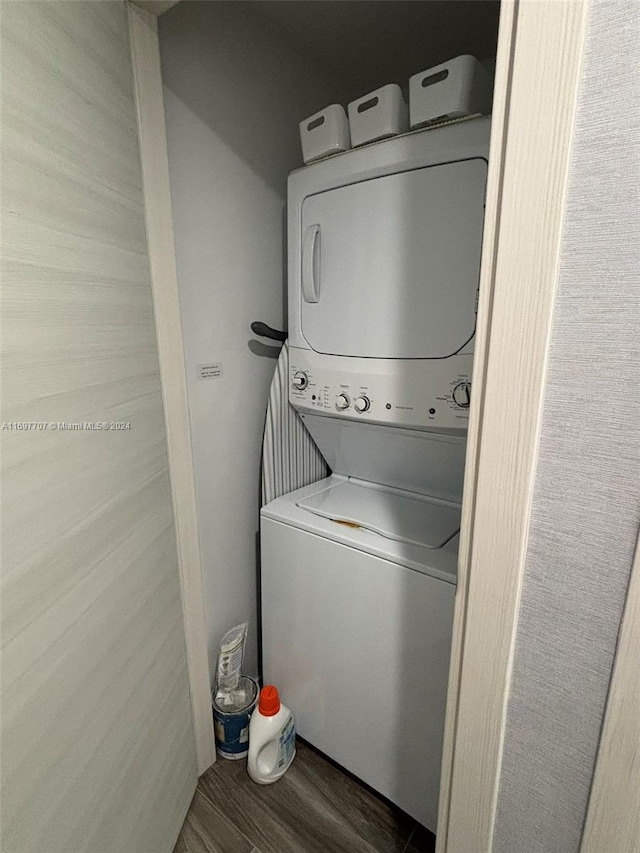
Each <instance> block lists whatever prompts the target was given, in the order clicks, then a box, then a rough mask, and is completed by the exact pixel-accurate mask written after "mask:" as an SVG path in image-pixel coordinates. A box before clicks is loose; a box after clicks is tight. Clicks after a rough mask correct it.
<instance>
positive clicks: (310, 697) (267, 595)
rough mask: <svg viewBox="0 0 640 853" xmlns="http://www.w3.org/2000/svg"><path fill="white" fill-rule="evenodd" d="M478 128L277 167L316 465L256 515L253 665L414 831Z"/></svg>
mask: <svg viewBox="0 0 640 853" xmlns="http://www.w3.org/2000/svg"><path fill="white" fill-rule="evenodd" d="M489 127H490V124H489V119H476V120H472V121H465V122H460V123H459V124H453V125H449V126H445V127H442V128H438V129H433V130H426V131H420V132H417V133H411V134H407V135H405V136H402V137H397V138H395V139H391V140H387V141H385V142H381V143H377V144H374V145H371V146H368V147H365V148H363V149H358V150H354V151H350V152H347V153H345V154H343V155H339V156H336V157H333V158H330V159H328V160H326V161H322V162H320V163H317V164H314V165H313V166H309V167H306V168H304V169H301V170H299V171H297V172H294V173H293V175H292V176H291V177H290V179H289V196H288V204H289V208H288V229H289V342H290V395H289V399H290V402H291V403H292V404H293V405H294V406H295V407H296V409H297V410H298V412H299V414H300V415H301V416H302V418H303V420H304V422H305V424H306V426H307V428H308V430H309V432H310V433H311V435H312V436H313V438H314V440H315V442H316V444H317V445H318V447H319V448H320V451H321V452H322V454H323V456H324V457H325V459H326V460H327V463H328V465H329V467H330V468H331V470H332V471H333V475H332V476H331V477H330V478H328V479H326V480H323V481H321V482H319V483H316V484H314V485H312V486H307V487H306V488H304V489H301V490H299V491H297V492H293V493H291V494H289V495H286V496H284V497H281V498H278V499H277V500H275V501H273V502H272V503H270V504H268V505H267V506H266V507H264V508H263V510H262V514H261V552H262V582H261V603H262V642H263V669H264V677H265V679H266V680H267V681H269V682H274V683H275V684H277V685H278V687H279V688H280V689H281V690H282V694H283V696H284V697H285V700H286V702H287V704H288V705H289V706H290V707H291V708H292V710H293V712H294V714H295V716H296V719H297V724H298V731H299V733H300V735H301V736H302V737H304V738H306V739H307V740H308V741H309V742H310V743H312V744H313V745H315V746H316V747H318V748H319V749H321V750H322V751H323V752H325V753H326V754H327V755H329V756H330V757H331V758H333V759H334V760H335V761H337V762H338V763H340V764H342V765H343V766H344V767H346V768H347V769H348V770H350V771H351V772H352V773H354V774H355V775H356V776H358V777H360V778H361V779H362V780H363V781H365V782H366V783H367V784H369V785H371V786H372V787H373V788H374V789H376V790H377V791H379V792H380V793H381V794H383V795H384V796H386V797H388V798H389V799H391V800H392V801H393V802H395V803H396V804H397V805H398V806H400V807H401V808H403V809H404V810H406V811H407V812H408V813H409V814H411V815H412V816H414V817H415V818H416V819H417V820H419V821H420V822H421V823H423V824H424V825H425V826H427V827H428V828H429V829H432V830H434V831H435V829H436V817H437V803H438V789H439V777H440V763H441V751H442V738H443V729H444V716H445V707H446V691H447V675H448V665H449V654H450V646H451V630H452V621H453V602H454V596H455V582H456V561H457V544H458V532H459V518H460V501H461V497H462V483H463V475H464V457H465V443H466V429H467V423H468V409H469V402H470V388H471V367H472V361H473V337H474V333H475V319H476V306H477V289H478V280H479V269H480V253H481V242H482V227H483V219H484V191H485V182H486V170H487V157H488V145H489Z"/></svg>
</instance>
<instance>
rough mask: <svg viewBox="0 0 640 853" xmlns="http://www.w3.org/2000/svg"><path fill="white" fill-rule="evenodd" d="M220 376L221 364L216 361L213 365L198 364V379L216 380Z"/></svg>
mask: <svg viewBox="0 0 640 853" xmlns="http://www.w3.org/2000/svg"><path fill="white" fill-rule="evenodd" d="M220 376H222V363H221V362H220V361H216V362H215V363H214V364H199V365H198V379H218V378H219V377H220Z"/></svg>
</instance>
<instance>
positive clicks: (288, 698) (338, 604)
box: [262, 517, 455, 830]
mask: <svg viewBox="0 0 640 853" xmlns="http://www.w3.org/2000/svg"><path fill="white" fill-rule="evenodd" d="M262 565H263V568H262V619H263V655H264V675H265V678H266V679H267V681H271V682H273V683H275V684H277V685H278V687H279V689H280V690H281V694H282V697H283V701H284V702H286V703H287V705H289V707H290V708H291V709H292V711H293V713H294V715H295V718H296V726H297V728H298V731H299V733H300V735H301V736H302V737H304V738H305V739H307V740H308V741H309V742H310V743H312V744H313V745H314V746H316V747H317V748H318V749H320V750H322V751H323V752H324V753H326V754H327V755H328V756H330V757H331V758H333V759H335V760H336V761H338V762H339V763H340V764H341V765H342V766H344V767H346V768H347V769H348V770H350V771H351V772H352V773H354V774H355V775H356V776H358V777H359V778H360V779H362V780H363V781H364V782H366V783H367V784H369V785H371V787H373V788H374V789H375V790H377V791H379V792H380V793H381V794H383V795H384V796H386V797H388V798H389V799H390V800H392V801H393V802H395V803H397V804H398V805H399V806H400V807H401V808H402V809H404V810H405V811H407V812H408V813H409V814H411V815H412V816H413V817H415V818H416V819H417V820H418V821H420V823H422V824H424V825H425V826H427V827H429V828H430V829H432V830H435V828H436V818H437V808H438V791H439V779H440V761H441V753H442V739H443V731H444V718H445V707H446V695H447V678H448V668H449V654H450V646H451V632H452V623H453V607H454V596H455V587H454V586H453V585H452V584H450V583H445V582H443V581H440V580H436V579H434V578H432V577H429V576H428V575H426V574H423V573H421V572H416V571H412V570H411V569H407V568H404V567H401V566H398V565H396V564H394V563H390V562H388V561H387V560H383V559H380V558H377V557H373V556H371V555H370V554H365V553H363V552H362V551H359V550H356V549H354V548H350V547H348V546H344V545H341V544H338V543H337V542H333V541H329V540H327V539H324V538H322V537H320V536H316V535H313V534H310V533H306V532H304V531H302V530H299V529H296V528H294V527H291V526H289V525H287V524H282V523H280V522H278V521H274V520H272V519H270V518H264V517H263V520H262Z"/></svg>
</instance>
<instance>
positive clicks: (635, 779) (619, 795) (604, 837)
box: [580, 538, 640, 853]
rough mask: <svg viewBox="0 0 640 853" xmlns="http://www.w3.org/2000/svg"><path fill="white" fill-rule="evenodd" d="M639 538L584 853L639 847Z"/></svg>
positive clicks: (621, 852) (633, 852) (619, 852)
mask: <svg viewBox="0 0 640 853" xmlns="http://www.w3.org/2000/svg"><path fill="white" fill-rule="evenodd" d="M638 661H640V538H639V539H638V544H637V545H636V554H635V559H634V561H633V567H632V569H631V579H630V581H629V590H628V592H627V600H626V603H625V609H624V616H623V618H622V624H621V628H620V636H619V638H618V648H617V650H616V658H615V662H614V668H613V677H612V680H611V686H610V688H609V697H608V700H607V707H606V710H605V717H604V726H603V729H602V737H601V738H600V746H599V749H598V758H597V760H596V769H595V773H594V776H593V784H592V787H591V796H590V799H589V807H588V810H587V818H586V822H585V828H584V833H583V836H582V844H581V846H580V853H602V851H603V850H606V851H607V853H638V845H640V712H639V710H638V709H640V666H639V665H638Z"/></svg>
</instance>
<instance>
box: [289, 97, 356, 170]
mask: <svg viewBox="0 0 640 853" xmlns="http://www.w3.org/2000/svg"><path fill="white" fill-rule="evenodd" d="M299 127H300V141H301V143H302V159H303V160H304V162H305V163H313V161H314V160H319V159H320V158H321V157H326V156H327V155H328V154H336V153H338V152H339V151H348V150H349V148H351V137H350V135H349V121H348V119H347V114H346V112H345V109H344V107H343V106H341V105H340V104H331V106H330V107H326V108H325V109H324V110H320V112H318V113H315V114H314V115H312V116H309V118H306V119H305V120H304V121H301V122H300V125H299Z"/></svg>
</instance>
